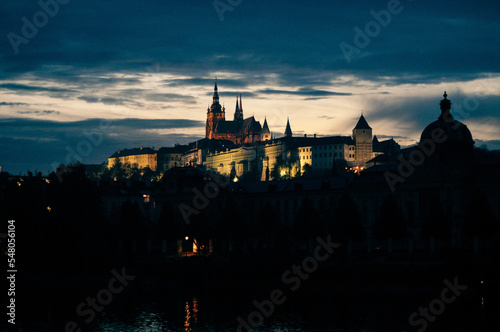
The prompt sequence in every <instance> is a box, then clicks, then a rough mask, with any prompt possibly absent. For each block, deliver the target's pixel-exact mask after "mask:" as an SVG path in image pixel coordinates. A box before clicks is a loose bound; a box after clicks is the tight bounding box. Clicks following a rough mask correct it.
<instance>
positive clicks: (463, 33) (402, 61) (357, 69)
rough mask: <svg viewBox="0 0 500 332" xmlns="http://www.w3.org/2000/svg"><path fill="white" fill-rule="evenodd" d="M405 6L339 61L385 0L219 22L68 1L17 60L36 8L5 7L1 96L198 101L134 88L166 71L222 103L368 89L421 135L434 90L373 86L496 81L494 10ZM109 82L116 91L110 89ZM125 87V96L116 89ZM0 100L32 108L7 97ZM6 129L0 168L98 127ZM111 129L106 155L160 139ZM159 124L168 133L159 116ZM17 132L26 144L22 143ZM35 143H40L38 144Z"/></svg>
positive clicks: (382, 107) (265, 5) (239, 11)
mask: <svg viewBox="0 0 500 332" xmlns="http://www.w3.org/2000/svg"><path fill="white" fill-rule="evenodd" d="M401 5H402V7H403V10H402V11H401V13H400V14H397V15H393V16H392V17H391V22H390V23H389V24H388V25H387V26H386V27H383V28H381V30H380V33H379V34H377V35H376V36H374V37H370V40H369V42H368V43H367V45H366V46H365V47H360V50H359V51H360V52H359V55H356V56H353V59H352V61H351V62H350V63H348V62H347V61H346V59H345V58H344V54H343V53H342V50H341V49H340V47H339V45H340V43H342V42H346V43H349V44H354V38H355V34H356V32H355V31H354V28H355V27H360V28H361V29H364V28H365V26H366V24H367V23H368V22H370V21H372V20H373V17H372V16H371V14H370V11H372V10H374V11H380V10H382V9H385V8H386V7H387V1H383V2H373V1H368V0H361V1H356V2H346V1H343V2H342V1H341V2H339V1H328V2H325V1H322V2H319V1H315V2H304V1H295V0H288V1H285V0H276V1H267V0H255V1H251V2H250V1H243V2H241V4H239V5H237V6H235V7H234V8H233V10H232V11H227V12H225V14H224V20H222V21H221V20H220V18H219V16H218V14H217V12H216V11H215V9H214V6H213V2H212V1H202V2H199V1H195V0H185V1H176V2H172V1H164V0H151V1H148V3H147V4H144V3H142V2H138V1H132V0H109V1H98V0H88V1H70V2H69V3H68V4H66V5H60V8H59V13H58V14H57V15H56V16H54V17H51V18H50V21H49V23H48V24H47V25H46V26H44V27H41V28H40V29H39V31H38V32H37V34H36V36H34V37H32V38H28V39H29V40H28V42H27V43H26V44H20V45H18V48H19V52H18V53H17V54H16V53H15V52H14V49H13V47H12V45H11V43H10V41H9V39H8V38H7V36H8V35H9V34H10V33H15V34H18V35H22V31H21V30H22V26H23V22H22V20H21V19H22V18H23V17H27V18H28V19H31V18H32V17H33V14H35V13H36V12H38V11H40V10H41V8H40V6H39V4H38V1H27V0H18V1H1V2H0V12H1V13H2V19H1V20H0V35H1V36H3V37H2V38H0V91H1V92H6V93H13V94H17V95H21V96H25V95H33V94H37V95H41V94H43V95H44V96H49V97H53V98H62V99H68V98H78V99H80V100H83V101H86V102H88V103H103V104H107V105H125V107H132V108H138V107H142V106H143V105H142V104H141V103H139V102H138V101H137V100H138V99H139V98H141V101H142V99H145V100H147V101H151V102H158V103H164V104H166V105H162V106H158V108H168V107H171V105H169V103H171V102H172V103H174V102H175V103H181V104H183V105H186V106H185V107H186V108H189V106H190V105H195V104H196V101H195V99H194V97H192V96H189V95H187V94H182V93H161V94H160V93H151V91H147V90H144V89H138V88H136V87H135V85H138V84H139V83H140V82H141V80H142V79H144V78H147V77H148V76H150V75H154V74H158V73H163V74H169V75H170V76H172V77H176V78H175V79H172V80H163V81H162V82H161V83H160V84H161V85H163V86H164V87H171V88H174V87H176V88H178V87H184V86H186V87H187V86H189V87H193V86H194V87H211V86H213V77H214V76H218V78H219V82H220V85H219V87H220V92H221V98H224V99H226V97H227V98H228V99H229V101H231V100H233V101H234V99H232V98H233V97H231V98H229V97H230V96H235V95H237V94H239V92H240V90H243V98H246V97H255V96H257V95H259V94H260V95H261V96H260V97H261V98H264V97H262V96H270V95H271V94H280V95H282V96H285V97H286V96H300V97H303V98H304V99H307V100H315V99H321V98H328V97H334V96H346V97H347V96H349V95H350V94H349V93H339V92H331V91H330V90H334V91H339V90H340V89H339V86H340V85H342V86H355V87H361V88H364V89H365V91H364V92H363V93H360V94H362V95H363V98H364V99H363V100H362V103H364V105H363V108H364V109H365V111H366V117H367V119H368V121H369V122H370V123H371V122H372V121H373V122H376V121H386V120H387V119H392V120H395V121H397V124H398V126H399V128H398V129H404V130H407V131H417V132H418V131H420V130H421V129H420V128H424V127H425V125H427V124H428V123H429V122H431V121H433V120H434V119H435V118H436V117H437V116H438V115H439V106H438V104H439V100H440V99H441V94H442V91H436V98H434V97H408V98H404V97H396V96H394V95H391V96H390V97H391V98H390V99H385V100H381V99H376V98H375V97H376V96H371V95H370V94H371V93H373V94H375V93H377V94H384V93H388V92H378V90H379V89H380V87H381V86H386V87H388V88H389V87H394V86H399V85H404V84H408V85H414V84H441V83H447V84H448V85H449V86H450V87H451V86H454V85H456V84H457V83H460V82H467V81H471V80H474V79H477V78H485V77H486V74H485V73H491V74H493V75H494V76H495V77H497V76H498V73H499V72H500V62H499V61H498V58H499V55H500V43H498V42H497V41H498V31H499V30H500V23H499V21H498V15H499V13H500V2H495V1H486V0H478V1H451V0H443V1H440V2H424V1H402V2H401ZM234 73H236V74H234ZM226 77H227V78H226ZM339 77H344V78H345V77H350V79H349V80H348V81H347V80H345V79H339ZM30 81H31V83H30ZM20 82H22V83H20ZM39 82H43V84H42V83H39ZM118 86H120V89H115V88H116V87H118ZM123 86H130V89H128V91H127V90H123V89H122V87H123ZM253 86H258V88H256V89H257V91H249V90H251V87H253ZM264 87H272V88H269V89H265V88H264ZM203 91H205V90H203ZM342 91H344V90H342ZM358 91H359V90H358ZM175 92H177V91H175ZM448 92H449V94H450V98H451V99H452V102H453V103H454V106H455V107H457V106H459V105H461V103H462V101H463V100H465V99H466V97H467V96H465V95H464V94H463V93H461V92H460V91H451V92H450V91H448ZM101 93H102V94H101ZM388 97H389V96H388ZM228 99H226V103H227V102H228ZM21 101H22V100H21ZM0 106H6V107H7V106H27V105H24V104H23V103H8V102H2V103H0ZM226 106H227V105H226ZM499 106H500V101H499V100H498V98H497V97H493V96H492V97H487V98H484V99H481V100H480V104H479V106H478V107H477V109H476V110H475V111H474V112H469V114H467V116H466V117H465V118H464V119H463V120H461V121H463V122H464V123H467V121H469V120H473V119H480V118H485V117H493V118H498V114H497V113H498V107H499ZM46 107H47V108H48V109H50V108H52V107H55V106H52V105H51V106H46ZM42 112H43V111H42ZM32 115H33V116H34V117H35V116H36V115H38V114H36V113H32ZM9 121H10V122H8V123H9V124H8V125H6V124H5V122H4V123H3V124H2V123H0V127H2V130H3V131H2V135H3V136H2V137H3V138H2V139H3V141H2V142H1V145H2V146H1V148H2V154H3V151H4V150H3V149H4V148H5V149H7V150H8V151H14V150H9V149H10V146H9V144H14V143H12V142H14V141H15V142H17V143H15V144H14V145H13V146H15V147H16V150H15V151H17V156H16V155H15V153H14V152H12V154H6V155H2V156H0V158H1V159H0V164H2V165H5V164H6V162H12V163H14V160H24V161H26V160H25V158H27V157H26V156H27V155H29V154H30V153H31V152H32V153H34V155H37V154H36V153H37V152H38V154H40V151H46V155H45V154H44V156H43V157H44V158H45V156H54V157H53V158H56V157H55V156H57V155H58V154H60V150H63V151H64V148H65V144H69V143H66V142H69V141H71V140H73V141H71V143H78V141H79V140H81V137H80V136H81V130H83V129H84V128H94V127H95V125H96V122H95V120H88V121H89V122H78V123H62V124H60V127H58V126H59V125H58V124H57V123H54V122H47V123H44V122H42V121H38V122H36V123H32V124H30V123H28V122H16V120H12V119H11V120H9ZM23 121H25V120H23ZM93 121H94V122H93ZM133 121H135V122H136V123H138V124H140V125H141V126H144V128H149V129H151V128H153V129H160V128H156V127H154V126H155V125H154V124H153V123H151V122H144V121H140V120H133ZM152 121H158V123H162V122H161V121H165V120H152ZM175 121H176V120H173V122H169V123H170V124H172V123H175ZM120 124H121V125H123V126H124V127H119V126H120ZM97 125H98V124H97ZM114 125H115V128H121V129H123V130H122V131H120V132H119V133H117V135H116V136H112V135H110V136H109V137H108V139H107V140H106V142H108V143H103V145H102V146H104V145H105V144H108V145H107V148H106V151H107V152H106V154H107V153H109V151H108V150H113V149H115V148H123V147H126V146H136V145H137V144H139V141H140V143H141V145H145V146H146V145H148V142H155V139H158V137H155V136H154V135H153V134H150V136H147V135H146V134H144V133H145V131H141V128H138V127H137V128H135V127H133V124H127V126H125V124H124V123H120V122H119V121H117V122H114ZM162 125H166V126H167V128H168V126H169V124H167V123H165V122H163V123H162ZM176 125H177V126H179V128H184V127H182V126H183V125H187V126H188V127H186V128H194V127H201V126H202V124H201V123H196V124H193V125H192V126H189V124H188V123H184V124H182V123H177V124H176ZM11 126H12V128H13V129H12V130H11ZM14 129H15V130H14ZM23 129H26V130H27V132H28V133H29V135H30V136H28V137H31V138H32V140H28V141H26V138H23V139H21V138H19V137H20V136H19V135H20V134H19V132H20V130H21V131H22V130H23ZM70 129H71V130H74V131H75V132H77V133H78V135H80V136H78V137H80V138H78V137H75V136H74V134H72V133H71V130H70ZM131 130H132V131H134V132H133V135H132V133H131V132H130V131H131ZM123 133H126V135H123ZM51 135H52V136H51ZM172 135H173V134H172ZM473 135H474V133H473ZM409 136H411V134H410V133H409ZM168 137H174V136H168ZM168 137H167V138H164V137H162V142H164V143H162V145H167V143H168V142H171V141H172V142H173V138H172V140H170V138H168ZM179 137H180V138H179V139H181V138H183V139H184V138H185V139H187V137H181V136H179ZM133 139H135V141H134V140H133ZM42 140H44V142H46V145H43V146H41V145H40V144H41V142H42ZM27 142H32V143H29V144H28V143H27ZM61 142H62V143H61ZM109 142H111V143H109ZM125 143H127V144H125ZM22 144H28V145H25V146H23V145H22ZM57 144H59V145H57ZM113 144H115V145H113ZM155 144H156V143H155ZM149 145H151V144H149ZM156 145H159V144H156ZM24 147H26V152H24V151H25V150H24ZM19 151H23V153H20V152H19ZM106 154H103V156H105V155H106ZM16 158H17V159H16ZM30 158H31V157H30ZM101 160H102V159H101ZM16 162H17V161H16ZM16 167H17V166H16ZM16 169H17V168H16ZM19 169H20V168H19Z"/></svg>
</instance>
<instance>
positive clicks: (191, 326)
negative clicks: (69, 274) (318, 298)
mask: <svg viewBox="0 0 500 332" xmlns="http://www.w3.org/2000/svg"><path fill="white" fill-rule="evenodd" d="M199 306H200V304H199V300H198V299H197V298H192V299H190V300H187V301H185V302H184V308H183V309H184V317H183V326H182V327H180V326H179V325H178V324H176V322H175V318H172V316H171V317H169V315H168V313H163V312H158V311H155V310H157V308H156V309H155V306H154V303H151V305H144V306H141V307H140V308H138V309H137V311H135V312H133V313H105V312H103V313H102V315H101V317H100V319H99V324H98V326H97V328H96V329H95V331H97V332H117V331H127V332H128V331H130V332H139V331H144V332H160V331H162V332H163V331H165V332H181V331H184V332H198V331H206V332H212V331H214V332H215V331H217V332H219V331H229V330H231V331H236V324H235V321H231V322H228V323H227V326H226V325H225V324H220V325H217V326H216V325H215V324H213V323H209V322H207V321H202V320H200V317H199ZM302 325H303V321H302V319H301V318H300V317H298V316H294V315H276V317H273V318H272V321H270V322H267V323H264V324H263V325H262V326H261V327H259V328H256V329H254V330H252V331H256V332H257V331H261V332H267V331H273V332H291V331H310V330H307V329H305V328H303V326H302Z"/></svg>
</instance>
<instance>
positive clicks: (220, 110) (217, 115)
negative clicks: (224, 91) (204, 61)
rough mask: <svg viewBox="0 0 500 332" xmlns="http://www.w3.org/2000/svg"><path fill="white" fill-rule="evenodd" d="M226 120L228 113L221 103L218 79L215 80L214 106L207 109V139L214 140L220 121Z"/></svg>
mask: <svg viewBox="0 0 500 332" xmlns="http://www.w3.org/2000/svg"><path fill="white" fill-rule="evenodd" d="M225 120H226V112H225V109H224V107H222V106H221V104H220V103H219V92H218V90H217V77H216V78H215V87H214V95H213V101H212V106H210V107H209V108H208V109H207V125H206V135H205V137H206V138H209V139H212V138H214V133H215V129H216V128H217V124H218V123H219V121H225Z"/></svg>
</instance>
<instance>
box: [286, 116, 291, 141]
mask: <svg viewBox="0 0 500 332" xmlns="http://www.w3.org/2000/svg"><path fill="white" fill-rule="evenodd" d="M285 137H292V128H290V119H289V118H288V117H287V118H286V129H285Z"/></svg>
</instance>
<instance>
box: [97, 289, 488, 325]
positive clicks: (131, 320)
mask: <svg viewBox="0 0 500 332" xmlns="http://www.w3.org/2000/svg"><path fill="white" fill-rule="evenodd" d="M302 300H303V301H300V302H301V303H302V305H303V307H301V309H300V310H299V311H298V312H297V311H296V312H295V313H294V314H292V313H289V312H288V311H286V312H287V313H284V311H282V312H281V313H279V312H275V313H274V314H273V315H272V316H271V317H269V318H268V319H266V320H265V321H264V323H263V325H262V326H260V327H258V328H256V329H254V330H252V331H256V332H271V331H272V332H292V331H305V332H306V331H307V332H316V331H335V332H340V331H370V332H375V331H376V332H379V331H401V330H408V328H407V327H408V326H409V325H408V323H407V322H408V317H409V315H410V314H411V312H412V311H414V310H417V308H418V307H419V306H420V305H422V303H424V304H426V303H428V301H429V300H428V299H427V297H424V298H422V299H420V298H419V299H417V300H416V301H415V302H413V303H410V304H408V305H404V303H405V301H407V300H408V298H406V297H405V296H400V297H395V298H393V299H392V298H391V299H384V300H383V301H382V302H379V301H378V300H377V301H375V302H373V300H374V299H373V298H372V299H370V298H369V297H368V300H367V301H366V303H365V305H363V303H362V302H360V301H356V302H354V304H355V305H354V306H353V303H351V304H349V303H348V302H347V301H346V300H345V299H336V300H339V301H338V302H336V303H333V306H329V304H328V303H327V302H325V301H321V300H319V299H318V300H317V301H316V302H315V301H314V300H312V299H302ZM379 300H380V299H379ZM414 300H415V299H414ZM460 300H461V301H457V302H456V303H454V304H453V305H450V306H449V310H450V311H455V312H454V313H452V314H451V315H449V316H448V317H446V316H444V315H443V316H440V317H439V319H437V320H436V322H433V324H431V327H430V329H429V331H431V330H432V331H448V330H450V329H449V328H451V330H453V329H454V328H456V327H458V326H461V325H463V324H465V323H467V324H472V326H476V324H482V323H481V321H483V322H484V319H485V316H486V313H485V306H486V305H485V303H486V304H488V302H487V298H486V299H485V297H484V296H477V297H473V298H466V297H463V298H460ZM135 301H137V299H135V300H131V302H130V303H127V304H126V305H124V306H123V307H119V308H115V309H114V310H106V311H104V312H102V313H101V315H100V317H98V319H97V322H96V323H97V325H96V327H95V329H93V331H97V332H117V331H120V332H121V331H131V332H139V331H145V332H160V331H166V332H198V331H202V332H212V331H214V332H221V331H236V327H237V321H236V318H237V317H238V315H242V316H243V317H246V316H245V314H246V315H248V311H245V310H246V309H242V310H241V311H240V308H242V307H241V304H239V303H237V302H224V301H222V302H221V301H214V300H213V299H212V298H201V299H200V298H199V297H194V296H193V297H191V296H190V297H184V296H181V297H180V298H175V297H169V296H165V297H163V299H162V300H160V301H154V300H146V301H141V303H136V302H135ZM124 302H127V301H124ZM329 302H332V301H331V299H330V301H329ZM333 302H334V301H333ZM386 302H387V303H389V304H391V303H392V305H389V306H388V305H387V303H386ZM231 308H236V310H235V311H236V312H238V313H237V314H234V312H235V311H234V310H233V311H231V310H230V309H231ZM304 308H309V309H310V310H309V311H307V310H305V309H304ZM342 308H345V310H343V309H342ZM474 308H477V310H478V311H479V312H478V313H477V314H478V316H477V317H476V318H474V315H476V314H472V315H471V313H473V312H475V310H476V309H474ZM447 309H448V308H447ZM228 310H229V311H230V313H229V312H228ZM311 312H313V313H314V315H313V316H311ZM353 313H354V315H353ZM219 314H220V315H219ZM305 317H307V319H305ZM389 317H390V318H389ZM467 317H472V321H471V320H470V319H467ZM391 321H393V322H391ZM318 323H319V325H318ZM312 325H314V326H315V328H313V327H312ZM399 326H405V327H406V329H405V328H402V329H401V328H399ZM318 327H319V328H318ZM443 327H444V328H445V329H443ZM410 328H411V327H410ZM243 331H246V330H245V329H243Z"/></svg>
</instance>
